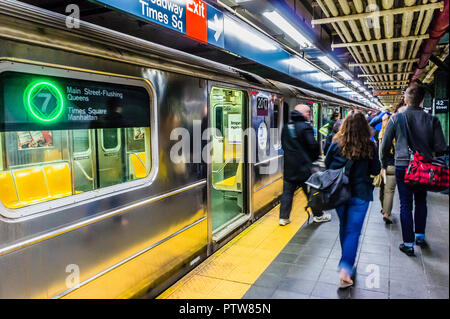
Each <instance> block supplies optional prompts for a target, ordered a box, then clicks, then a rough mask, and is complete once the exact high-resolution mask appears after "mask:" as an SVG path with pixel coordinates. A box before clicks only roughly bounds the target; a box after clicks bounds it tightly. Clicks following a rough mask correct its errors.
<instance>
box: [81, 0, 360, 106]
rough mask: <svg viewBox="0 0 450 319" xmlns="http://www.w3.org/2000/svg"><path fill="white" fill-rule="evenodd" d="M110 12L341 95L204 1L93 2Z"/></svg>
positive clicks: (275, 45) (315, 72)
mask: <svg viewBox="0 0 450 319" xmlns="http://www.w3.org/2000/svg"><path fill="white" fill-rule="evenodd" d="M90 1H92V2H95V3H98V4H101V5H104V6H106V7H109V8H111V9H115V10H119V11H122V12H125V13H128V14H131V15H133V16H135V17H137V18H139V19H141V20H144V21H149V22H153V23H156V24H158V25H161V26H163V27H166V28H169V29H171V30H174V31H177V32H179V33H181V34H183V35H185V36H187V37H189V38H191V39H194V40H196V41H200V42H203V43H207V44H210V45H213V46H216V47H219V48H222V49H225V50H227V51H228V52H232V53H234V54H237V55H239V56H242V57H245V58H247V59H250V60H253V61H255V62H257V63H260V64H262V65H266V66H268V67H270V68H272V69H274V70H277V71H279V72H283V73H285V74H288V75H290V76H292V77H294V78H297V79H301V80H302V81H305V82H309V83H311V84H312V85H314V86H316V87H319V88H323V89H325V90H327V91H330V92H333V93H336V94H339V95H341V96H345V97H347V98H349V99H352V100H353V99H354V97H353V96H349V93H339V92H338V91H337V88H335V87H333V84H334V80H333V79H332V78H329V79H326V80H323V79H322V78H320V77H317V75H320V71H319V70H317V69H313V70H311V67H308V66H306V67H305V66H302V65H299V66H298V67H292V64H298V61H296V60H301V59H300V58H299V57H297V56H296V55H293V54H291V53H289V52H288V51H286V50H284V49H283V48H282V47H281V46H280V45H279V44H278V43H277V42H276V41H274V40H272V39H271V38H270V37H267V36H266V35H264V34H263V33H261V32H259V31H258V30H255V29H254V28H253V27H251V26H249V25H248V24H246V23H243V22H242V21H240V20H237V19H235V18H234V17H232V16H231V15H229V14H224V13H223V12H221V11H220V10H218V9H216V8H214V7H212V6H210V5H209V4H207V3H206V2H204V1H202V0H90Z"/></svg>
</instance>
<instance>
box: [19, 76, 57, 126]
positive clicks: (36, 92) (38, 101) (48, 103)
mask: <svg viewBox="0 0 450 319" xmlns="http://www.w3.org/2000/svg"><path fill="white" fill-rule="evenodd" d="M25 102H26V103H25V104H26V107H27V108H28V110H29V111H30V113H31V114H32V115H33V116H34V117H35V118H36V119H38V120H40V121H43V122H52V121H55V120H57V119H58V118H59V117H60V116H61V114H62V112H63V109H64V99H63V96H62V94H61V92H60V90H59V89H58V88H57V87H56V86H55V85H54V84H52V83H50V82H38V83H35V84H32V85H30V86H29V88H27V90H26V91H25Z"/></svg>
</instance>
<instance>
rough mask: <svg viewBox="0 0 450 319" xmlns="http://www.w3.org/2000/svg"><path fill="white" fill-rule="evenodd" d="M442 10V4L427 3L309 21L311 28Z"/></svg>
mask: <svg viewBox="0 0 450 319" xmlns="http://www.w3.org/2000/svg"><path fill="white" fill-rule="evenodd" d="M443 8H444V2H443V1H441V2H435V3H428V4H422V5H418V6H411V7H402V8H395V9H389V10H380V11H373V12H364V13H357V14H349V15H345V16H338V17H332V18H323V19H313V20H311V24H312V26H314V25H316V24H326V23H334V22H344V21H350V20H359V19H367V18H377V17H382V16H386V15H391V14H402V13H405V12H416V11H422V10H424V11H428V10H434V9H440V10H442V9H443Z"/></svg>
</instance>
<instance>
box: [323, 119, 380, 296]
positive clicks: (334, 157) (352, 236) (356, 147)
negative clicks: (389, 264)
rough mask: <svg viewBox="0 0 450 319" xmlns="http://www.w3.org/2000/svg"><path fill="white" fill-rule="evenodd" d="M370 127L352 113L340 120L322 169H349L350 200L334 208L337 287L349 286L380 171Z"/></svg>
mask: <svg viewBox="0 0 450 319" xmlns="http://www.w3.org/2000/svg"><path fill="white" fill-rule="evenodd" d="M370 138H371V132H370V127H369V124H368V122H367V120H366V119H365V117H364V115H363V114H362V113H360V112H355V111H352V112H350V113H349V114H348V115H347V117H346V118H345V119H344V122H343V123H342V126H341V128H340V130H339V132H338V133H337V134H336V135H335V137H334V138H333V143H332V144H331V146H330V148H329V150H328V153H327V156H326V158H325V166H326V167H327V169H340V168H343V167H345V169H349V170H350V171H347V173H346V174H348V178H349V183H350V191H351V198H350V200H349V201H348V202H346V203H344V204H342V205H341V206H338V207H337V208H336V212H337V214H338V216H339V238H340V243H341V249H342V257H341V259H340V261H339V271H340V284H339V288H346V287H349V286H352V285H353V283H354V282H353V276H354V275H355V266H354V265H355V259H356V253H357V251H358V243H359V236H360V234H361V229H362V226H363V224H364V219H365V217H366V213H367V210H368V208H369V203H370V202H371V201H373V189H374V186H373V184H372V183H373V179H372V178H371V177H370V175H378V174H379V173H380V170H381V166H380V161H379V159H378V152H377V148H376V145H375V143H374V142H373V141H372V140H371V139H370Z"/></svg>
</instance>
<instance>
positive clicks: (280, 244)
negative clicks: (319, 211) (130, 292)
mask: <svg viewBox="0 0 450 319" xmlns="http://www.w3.org/2000/svg"><path fill="white" fill-rule="evenodd" d="M305 206H306V197H305V195H304V193H303V192H302V191H298V192H297V193H296V195H295V196H294V201H293V205H292V211H291V221H292V222H291V223H290V224H289V225H286V226H279V224H278V220H279V211H280V205H277V206H276V207H274V208H273V209H272V210H271V211H269V212H268V213H267V214H266V215H264V216H263V217H261V218H260V219H259V220H258V221H257V222H255V223H254V224H252V225H250V226H249V227H248V228H246V229H245V230H244V231H243V232H241V233H240V234H239V235H238V236H236V237H235V238H233V239H232V240H231V241H230V242H228V243H227V244H226V245H224V246H223V247H222V248H220V249H219V250H218V251H217V252H215V253H214V254H213V255H211V256H210V257H208V258H207V259H206V260H205V261H204V262H202V263H201V264H200V265H199V266H198V267H196V268H195V269H193V270H192V271H191V272H189V273H188V274H187V275H186V276H184V277H183V278H181V279H180V280H179V281H177V282H176V283H175V284H173V285H172V286H171V287H169V288H168V289H167V290H166V291H164V292H163V293H162V294H160V295H159V296H158V297H157V298H156V299H241V298H242V297H243V296H244V295H245V293H246V292H247V291H248V289H250V287H251V286H252V285H253V284H254V283H255V281H256V280H257V279H258V278H259V277H260V276H261V274H262V273H263V272H264V271H265V270H266V268H267V267H268V266H269V265H270V264H271V263H272V261H273V260H274V259H275V258H276V257H277V256H278V254H279V253H280V252H281V250H282V249H283V248H284V247H285V246H286V244H287V243H288V242H289V241H290V240H291V239H292V237H293V236H294V235H295V234H296V233H297V231H298V230H299V229H300V228H301V227H302V225H303V224H304V223H305V222H306V220H307V218H308V214H307V213H306V212H305V209H304V207H305Z"/></svg>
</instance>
